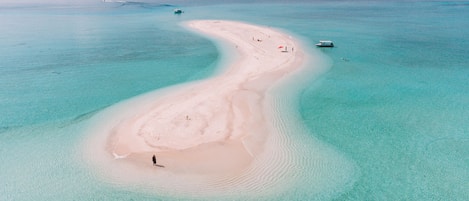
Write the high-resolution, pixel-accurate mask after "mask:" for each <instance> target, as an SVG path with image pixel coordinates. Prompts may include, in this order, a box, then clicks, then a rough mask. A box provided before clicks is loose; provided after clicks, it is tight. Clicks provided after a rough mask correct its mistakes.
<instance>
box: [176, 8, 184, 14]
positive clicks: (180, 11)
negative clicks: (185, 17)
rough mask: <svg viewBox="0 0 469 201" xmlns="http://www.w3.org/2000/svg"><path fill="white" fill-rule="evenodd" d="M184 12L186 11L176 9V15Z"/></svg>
mask: <svg viewBox="0 0 469 201" xmlns="http://www.w3.org/2000/svg"><path fill="white" fill-rule="evenodd" d="M183 12H184V11H182V10H181V9H174V14H181V13H183Z"/></svg>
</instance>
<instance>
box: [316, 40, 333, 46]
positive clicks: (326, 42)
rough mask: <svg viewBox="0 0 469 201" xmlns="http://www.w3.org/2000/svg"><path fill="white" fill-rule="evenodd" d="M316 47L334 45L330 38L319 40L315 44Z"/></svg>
mask: <svg viewBox="0 0 469 201" xmlns="http://www.w3.org/2000/svg"><path fill="white" fill-rule="evenodd" d="M316 46H318V47H334V43H333V42H332V41H330V40H320V41H319V43H317V44H316Z"/></svg>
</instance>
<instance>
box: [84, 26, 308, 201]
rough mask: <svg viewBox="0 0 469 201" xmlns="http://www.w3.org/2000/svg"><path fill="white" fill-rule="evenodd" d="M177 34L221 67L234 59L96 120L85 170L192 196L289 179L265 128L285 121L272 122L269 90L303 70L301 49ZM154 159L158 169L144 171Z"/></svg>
mask: <svg viewBox="0 0 469 201" xmlns="http://www.w3.org/2000/svg"><path fill="white" fill-rule="evenodd" d="M184 25H185V26H186V27H188V28H189V29H191V30H195V31H196V32H197V33H200V34H202V35H204V36H209V37H210V38H216V39H217V40H219V41H222V42H223V43H224V44H227V45H229V46H231V49H232V50H233V52H232V53H233V54H234V55H229V57H235V58H237V59H236V60H233V62H230V63H229V64H227V66H225V67H223V71H222V72H221V73H219V74H217V75H216V76H214V77H211V78H209V79H206V80H202V81H197V82H192V83H187V84H183V85H181V86H177V87H170V88H169V89H166V90H159V91H156V92H151V93H149V94H146V95H142V96H140V97H136V98H133V99H130V100H127V101H124V102H123V103H120V104H116V105H114V106H113V107H111V108H108V109H106V111H104V112H102V113H100V114H98V115H96V117H95V118H96V119H98V120H97V121H95V122H96V123H95V124H96V125H94V126H93V125H92V126H91V127H93V128H91V131H90V132H92V133H93V139H90V140H89V142H87V145H86V146H87V148H86V150H88V153H87V155H90V156H92V157H89V158H90V160H91V161H93V163H95V164H98V165H97V166H96V167H97V168H98V169H101V170H102V171H101V172H103V173H102V174H103V175H110V177H109V178H110V180H111V181H110V182H112V183H123V182H128V183H133V184H136V185H135V186H141V185H143V186H145V187H146V188H148V189H153V190H154V189H158V190H159V191H167V192H173V193H180V192H186V193H188V194H191V195H192V196H194V195H195V194H210V192H209V191H211V192H213V193H215V194H218V193H219V192H221V191H227V190H228V191H229V192H231V191H233V190H234V189H238V190H242V189H244V190H243V191H246V190H247V189H249V191H253V192H261V191H262V189H268V186H269V185H271V186H272V185H276V184H275V181H277V180H278V179H279V178H280V177H282V178H288V176H287V174H286V172H287V171H289V172H295V170H294V167H292V166H291V165H293V164H292V163H290V162H288V161H290V160H293V159H292V158H293V157H291V155H290V156H289V154H292V153H290V152H291V150H289V148H288V146H290V145H288V143H289V142H288V140H285V139H284V138H283V137H279V136H281V135H282V134H281V131H279V130H276V128H274V126H273V125H275V124H278V122H276V121H283V120H279V119H278V115H273V113H274V112H275V110H276V109H275V108H272V107H271V104H270V101H271V100H270V99H271V98H272V95H269V90H271V89H273V87H274V86H275V85H276V84H279V83H280V82H281V80H283V78H285V77H288V76H289V75H292V74H293V72H298V70H299V69H300V68H302V67H303V66H304V64H305V62H306V60H307V59H306V56H305V52H304V51H303V50H302V48H301V45H300V43H298V42H297V41H296V40H294V39H293V38H292V37H291V36H289V35H287V34H285V33H283V32H281V31H277V30H275V29H272V28H269V27H262V26H254V25H250V24H246V23H242V22H234V21H218V20H200V21H190V22H187V23H185V24H184ZM268 105H269V106H268ZM273 116H276V117H277V119H273ZM272 136H276V137H272ZM153 154H155V155H156V157H157V161H158V164H160V165H164V166H165V167H164V168H158V167H154V166H153V165H152V161H151V157H152V155H153ZM115 180H120V181H115ZM204 189H205V190H204ZM153 190H151V191H153ZM231 193H233V192H231Z"/></svg>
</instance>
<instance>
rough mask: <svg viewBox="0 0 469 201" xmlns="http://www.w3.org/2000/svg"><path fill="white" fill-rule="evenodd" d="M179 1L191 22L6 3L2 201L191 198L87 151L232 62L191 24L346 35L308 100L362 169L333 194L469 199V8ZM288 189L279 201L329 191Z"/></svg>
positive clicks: (309, 117) (318, 123) (307, 113)
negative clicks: (89, 127)
mask: <svg viewBox="0 0 469 201" xmlns="http://www.w3.org/2000/svg"><path fill="white" fill-rule="evenodd" d="M176 4H178V6H180V7H181V8H183V9H184V10H185V13H184V14H183V15H180V16H178V15H173V14H172V9H174V8H175V7H173V6H171V5H162V6H161V5H159V4H146V3H143V4H135V3H134V4H126V5H121V4H97V5H93V6H87V7H84V8H82V7H73V8H70V7H27V6H22V7H20V8H18V7H1V6H0V11H1V12H0V30H1V31H0V114H1V115H0V153H1V154H0V161H2V163H1V164H2V165H0V169H2V171H1V172H0V178H1V179H0V184H2V186H5V187H4V188H1V189H0V200H46V199H47V200H90V199H95V200H131V199H134V200H154V199H162V200H168V199H178V197H172V198H165V197H159V198H155V197H154V196H152V195H147V194H145V193H141V192H136V191H132V190H129V189H127V188H123V187H119V186H117V187H116V185H114V184H108V183H106V182H103V181H101V180H99V178H95V177H94V176H93V174H92V173H89V172H88V170H87V169H84V168H82V167H80V166H79V164H78V163H79V161H77V160H75V159H76V157H78V156H77V155H79V152H80V151H79V148H80V147H79V146H78V145H76V144H77V142H78V141H80V140H81V139H82V138H83V137H84V136H83V134H82V133H81V132H80V130H81V129H82V127H81V126H82V124H81V123H82V122H83V121H86V120H87V119H88V118H89V117H90V116H93V115H94V114H95V113H96V112H99V111H100V110H102V109H103V108H105V107H108V106H110V105H112V104H115V103H117V102H119V101H122V100H125V99H128V98H131V97H133V96H136V95H139V94H142V93H145V92H149V91H152V90H155V89H159V88H161V87H164V86H169V85H173V84H177V83H181V82H187V81H192V80H196V79H203V78H206V77H208V76H210V75H212V74H213V72H214V71H215V70H216V67H217V64H218V63H219V62H220V58H221V55H220V54H219V52H218V50H217V47H216V46H215V45H214V44H213V43H211V42H210V41H209V40H207V39H205V38H202V37H200V36H197V35H194V34H192V33H190V32H188V31H186V30H185V29H183V28H182V27H180V26H179V25H178V23H180V22H182V21H185V20H191V19H230V20H242V21H248V22H251V23H254V24H260V25H266V26H272V27H278V28H282V29H285V30H287V31H289V32H291V33H293V34H295V35H298V36H300V37H302V39H303V40H304V43H305V45H308V46H313V45H314V43H315V42H316V41H318V40H320V39H331V40H334V43H335V44H336V47H334V48H332V49H320V51H321V52H323V53H324V55H326V56H327V57H329V58H330V59H331V60H332V62H333V64H332V67H331V68H330V70H329V71H328V72H326V73H325V74H323V75H322V76H320V77H319V78H318V79H311V80H310V81H309V82H308V84H307V85H305V86H304V88H303V89H302V90H301V94H300V97H298V102H297V103H295V105H296V107H297V108H296V110H297V112H298V114H300V115H301V117H302V121H303V123H304V124H305V125H306V126H307V127H308V129H309V131H310V134H311V136H314V137H316V138H318V139H319V140H321V141H323V142H324V143H327V144H329V145H331V146H332V147H334V148H335V149H337V150H338V151H339V152H341V153H343V154H344V155H345V156H346V157H347V158H349V159H350V160H352V161H354V163H355V164H357V166H358V171H359V172H360V174H359V175H358V176H357V179H356V181H355V182H354V183H353V184H352V185H351V186H352V187H351V188H345V189H344V191H341V192H335V195H333V196H329V197H327V199H336V200H468V199H469V190H467V189H469V171H468V170H469V149H467V147H469V126H468V125H469V118H468V117H469V87H468V86H469V79H468V78H469V57H468V56H467V55H469V50H468V48H467V47H468V46H469V40H468V39H467V36H469V22H468V21H467V20H466V19H469V2H465V1H454V2H452V1H447V2H419V1H412V2H402V1H393V2H381V1H360V2H355V1H333V2H328V1H314V2H309V3H308V2H300V3H291V2H289V3H285V4H284V3H254V4H252V3H250V4H245V3H233V4H232V3H217V4H214V3H213V2H201V3H200V4H201V5H197V4H195V3H190V4H184V3H181V2H177V3H176ZM311 180H314V178H311ZM302 189H303V188H302ZM285 191H286V192H285V193H283V194H282V195H283V196H281V197H278V199H280V200H284V199H287V198H291V199H297V200H313V199H317V197H321V196H320V195H319V196H318V195H316V194H314V195H313V194H308V192H307V191H305V192H295V190H294V189H285ZM295 195H301V196H295ZM227 199H232V198H227ZM252 199H270V198H252Z"/></svg>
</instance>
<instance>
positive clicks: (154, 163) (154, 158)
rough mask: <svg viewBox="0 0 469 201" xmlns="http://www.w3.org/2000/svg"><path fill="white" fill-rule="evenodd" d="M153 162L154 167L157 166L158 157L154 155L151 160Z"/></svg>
mask: <svg viewBox="0 0 469 201" xmlns="http://www.w3.org/2000/svg"><path fill="white" fill-rule="evenodd" d="M151 159H152V160H153V166H156V156H155V155H154V154H153V157H152V158H151Z"/></svg>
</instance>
